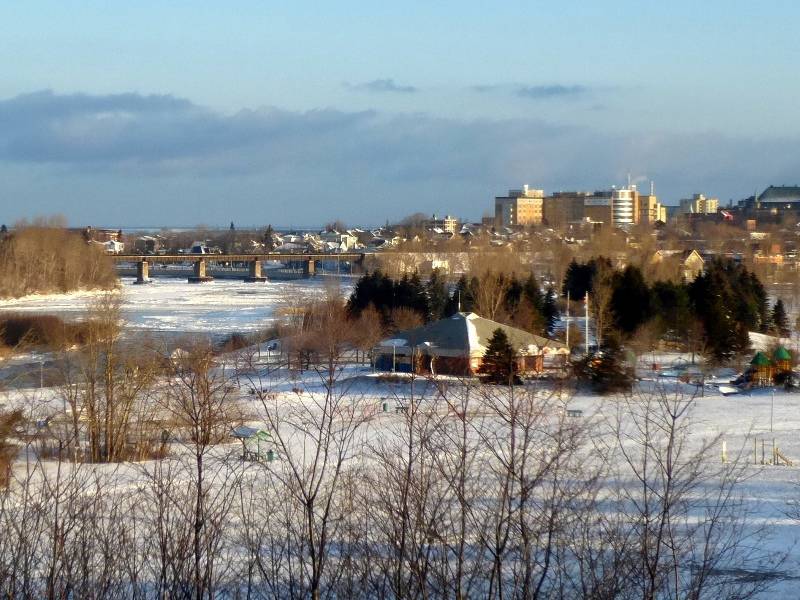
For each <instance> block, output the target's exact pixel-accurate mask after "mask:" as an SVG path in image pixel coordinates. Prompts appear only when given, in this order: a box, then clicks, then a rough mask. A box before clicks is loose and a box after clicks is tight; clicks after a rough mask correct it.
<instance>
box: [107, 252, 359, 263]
mask: <svg viewBox="0 0 800 600" xmlns="http://www.w3.org/2000/svg"><path fill="white" fill-rule="evenodd" d="M109 256H110V258H111V259H112V260H113V261H114V262H118V263H120V262H148V263H178V262H198V261H200V260H205V261H206V262H252V261H254V260H261V261H268V260H277V261H280V262H291V261H310V260H355V261H360V260H362V259H363V258H364V253H362V252H347V253H342V254H290V253H277V252H275V253H269V254H110V255H109Z"/></svg>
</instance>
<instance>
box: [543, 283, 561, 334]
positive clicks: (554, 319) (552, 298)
mask: <svg viewBox="0 0 800 600" xmlns="http://www.w3.org/2000/svg"><path fill="white" fill-rule="evenodd" d="M541 311H542V317H543V318H544V327H545V329H544V334H545V335H546V336H548V337H552V335H553V331H554V330H555V327H556V323H558V320H559V318H560V317H561V315H560V313H559V310H558V305H557V304H556V292H555V290H554V289H553V288H552V287H549V288H547V291H546V292H545V294H544V300H543V301H542V309H541Z"/></svg>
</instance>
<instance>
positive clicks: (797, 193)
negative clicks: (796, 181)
mask: <svg viewBox="0 0 800 600" xmlns="http://www.w3.org/2000/svg"><path fill="white" fill-rule="evenodd" d="M758 201H759V202H800V186H797V185H771V186H769V187H768V188H767V189H765V190H764V191H763V192H761V194H759V196H758Z"/></svg>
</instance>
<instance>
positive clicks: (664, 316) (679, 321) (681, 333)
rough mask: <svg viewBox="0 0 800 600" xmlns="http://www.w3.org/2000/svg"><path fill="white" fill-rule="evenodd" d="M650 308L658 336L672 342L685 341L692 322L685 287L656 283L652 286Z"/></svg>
mask: <svg viewBox="0 0 800 600" xmlns="http://www.w3.org/2000/svg"><path fill="white" fill-rule="evenodd" d="M652 306H653V315H654V318H655V319H656V325H657V326H658V331H659V333H660V335H661V336H662V337H663V336H665V337H667V338H668V339H670V340H673V341H678V340H681V341H686V340H687V337H688V335H689V330H690V328H691V324H692V321H693V315H692V307H691V301H690V300H689V291H688V288H687V286H686V285H685V284H683V283H673V282H671V281H657V282H656V283H655V284H653V290H652Z"/></svg>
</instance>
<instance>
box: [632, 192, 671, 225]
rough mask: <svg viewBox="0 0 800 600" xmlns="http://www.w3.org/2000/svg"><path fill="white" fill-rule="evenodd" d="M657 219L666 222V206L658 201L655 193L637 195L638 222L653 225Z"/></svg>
mask: <svg viewBox="0 0 800 600" xmlns="http://www.w3.org/2000/svg"><path fill="white" fill-rule="evenodd" d="M657 221H661V222H662V223H666V222H667V207H666V206H664V205H663V204H661V203H660V202H659V201H658V196H656V195H655V194H642V195H640V196H639V223H641V224H642V225H655V223H656V222H657Z"/></svg>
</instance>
